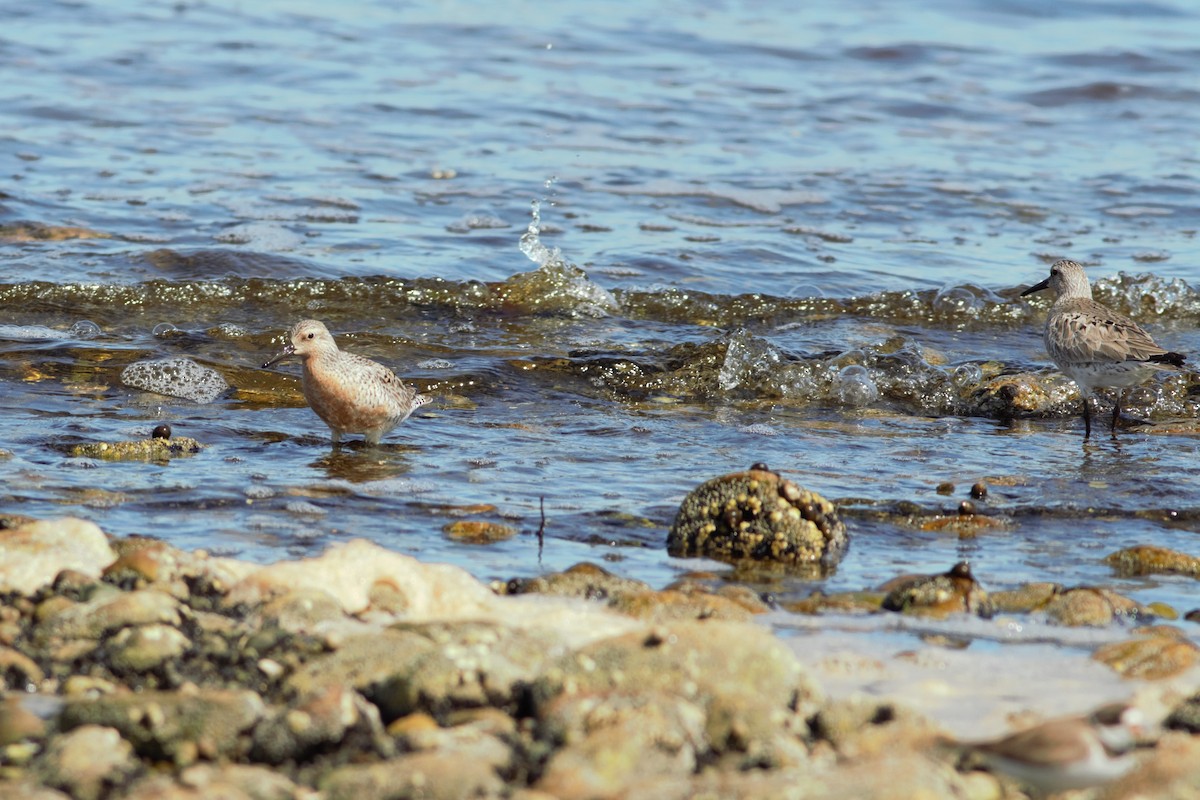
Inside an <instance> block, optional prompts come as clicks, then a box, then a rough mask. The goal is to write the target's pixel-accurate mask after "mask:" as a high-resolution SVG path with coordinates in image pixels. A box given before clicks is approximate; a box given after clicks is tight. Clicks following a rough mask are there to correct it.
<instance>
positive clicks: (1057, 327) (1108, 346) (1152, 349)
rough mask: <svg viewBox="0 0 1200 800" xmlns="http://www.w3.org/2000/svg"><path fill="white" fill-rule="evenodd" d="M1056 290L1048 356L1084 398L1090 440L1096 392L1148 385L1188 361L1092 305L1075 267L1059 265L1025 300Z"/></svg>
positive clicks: (1083, 276)
mask: <svg viewBox="0 0 1200 800" xmlns="http://www.w3.org/2000/svg"><path fill="white" fill-rule="evenodd" d="M1046 288H1049V289H1052V290H1053V291H1054V294H1055V295H1056V297H1057V299H1056V300H1055V301H1054V305H1052V306H1050V315H1049V316H1048V317H1047V318H1046V331H1045V341H1046V351H1047V352H1048V353H1049V354H1050V358H1051V359H1053V360H1054V363H1055V364H1057V365H1058V368H1059V369H1060V370H1062V373H1063V374H1064V375H1066V376H1067V377H1068V378H1070V379H1071V380H1073V381H1075V385H1076V386H1078V387H1079V394H1080V395H1081V396H1082V397H1083V426H1084V435H1083V437H1084V438H1085V439H1087V438H1089V437H1090V436H1091V435H1092V412H1091V408H1090V400H1091V398H1092V397H1093V396H1094V390H1095V389H1096V388H1101V387H1103V388H1109V387H1114V388H1120V389H1122V390H1124V389H1126V388H1128V387H1130V386H1135V385H1137V384H1140V383H1142V382H1144V381H1146V380H1147V379H1148V378H1149V377H1150V376H1151V375H1153V374H1154V373H1156V372H1158V371H1160V370H1164V369H1170V368H1172V367H1175V368H1179V367H1182V366H1183V362H1184V356H1183V355H1182V354H1180V353H1174V352H1170V351H1168V350H1166V349H1165V348H1162V347H1159V346H1158V345H1157V344H1155V343H1154V340H1153V339H1151V338H1150V334H1148V333H1146V332H1145V331H1144V330H1142V328H1141V326H1140V325H1138V324H1137V323H1136V322H1134V321H1133V320H1131V319H1130V318H1129V317H1126V316H1125V315H1123V314H1118V313H1117V312H1116V311H1113V310H1112V309H1111V308H1109V307H1108V306H1105V305H1103V304H1101V303H1097V302H1096V301H1095V300H1093V299H1092V289H1091V286H1090V285H1089V284H1088V279H1087V275H1086V274H1085V273H1084V271H1083V267H1082V266H1081V265H1079V264H1077V263H1076V262H1074V261H1068V260H1062V261H1055V262H1054V263H1053V264H1051V265H1050V276H1049V277H1048V278H1046V280H1044V281H1042V282H1040V283H1037V284H1034V285H1033V286H1030V287H1029V288H1028V289H1026V290H1025V291H1023V292H1021V296H1022V297H1026V296H1027V295H1031V294H1033V293H1034V292H1040V291H1042V290H1043V289H1046ZM1122 395H1123V392H1122V393H1119V394H1118V395H1117V399H1116V402H1115V404H1114V406H1113V417H1112V429H1111V431H1112V435H1113V436H1114V437H1116V435H1117V419H1118V418H1119V417H1120V415H1121V401H1122V399H1123V396H1122Z"/></svg>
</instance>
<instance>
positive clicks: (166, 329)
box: [152, 322, 183, 339]
mask: <svg viewBox="0 0 1200 800" xmlns="http://www.w3.org/2000/svg"><path fill="white" fill-rule="evenodd" d="M182 332H183V331H181V330H179V328H176V327H175V326H174V325H172V324H171V323H169V322H160V323H158V324H157V325H155V326H154V330H153V331H152V333H153V334H154V338H156V339H169V338H171V337H172V336H178V335H179V334H181V333H182Z"/></svg>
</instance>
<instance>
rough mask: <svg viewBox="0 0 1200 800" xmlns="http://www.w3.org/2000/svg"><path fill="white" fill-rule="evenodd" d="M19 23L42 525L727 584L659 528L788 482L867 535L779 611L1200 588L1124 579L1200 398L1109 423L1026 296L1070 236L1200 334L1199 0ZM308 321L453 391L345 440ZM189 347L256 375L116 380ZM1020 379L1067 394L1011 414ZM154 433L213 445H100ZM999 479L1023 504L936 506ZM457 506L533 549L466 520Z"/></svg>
mask: <svg viewBox="0 0 1200 800" xmlns="http://www.w3.org/2000/svg"><path fill="white" fill-rule="evenodd" d="M10 5H11V6H12V7H11V8H9V9H7V11H6V17H7V18H8V20H9V24H7V25H6V26H5V28H4V30H3V31H2V32H0V54H2V56H3V58H2V59H0V64H2V66H0V70H3V76H4V78H5V80H3V81H2V82H0V86H2V87H3V88H0V99H2V100H3V102H0V156H2V157H3V158H4V163H6V164H7V165H8V170H7V180H6V181H5V182H4V185H3V187H2V188H0V236H2V237H3V241H4V244H3V248H2V249H0V254H2V256H3V262H0V309H2V314H0V403H2V404H3V406H4V407H5V408H6V409H7V411H6V413H5V414H4V415H3V417H2V418H0V447H2V448H3V449H4V450H6V451H7V452H8V454H9V455H7V456H6V457H5V458H4V459H3V460H0V480H2V482H3V484H2V488H0V497H2V498H3V510H5V511H7V512H10V513H23V514H30V515H43V516H44V515H61V514H74V515H79V516H83V517H87V518H90V519H93V520H95V521H96V522H98V523H99V524H100V525H101V526H102V527H104V528H105V529H106V530H108V531H110V532H112V533H117V534H132V533H141V534H153V535H158V536H163V537H165V538H168V539H169V540H171V541H172V542H174V543H175V544H178V545H180V546H183V547H199V546H203V547H207V548H209V549H211V550H215V551H221V552H228V553H233V554H238V555H240V556H243V557H246V558H250V559H255V560H262V561H268V560H273V559H277V558H281V557H285V556H294V555H298V554H307V553H312V552H315V551H317V550H319V549H320V548H322V547H323V546H325V545H326V544H327V543H329V542H330V541H334V540H338V539H342V538H345V537H348V536H366V537H369V538H371V539H374V540H376V541H379V542H381V543H383V544H385V545H387V546H389V547H392V548H395V549H398V550H401V551H404V552H409V553H413V554H416V555H418V556H420V557H422V558H428V559H436V560H446V561H451V562H454V563H458V564H461V565H463V566H465V567H466V568H468V569H470V570H471V571H472V572H473V573H475V574H476V575H478V576H479V577H481V578H484V579H492V578H508V577H512V576H514V575H528V574H535V573H537V572H539V571H542V570H551V569H561V568H564V567H566V566H569V565H571V564H573V563H575V562H578V561H581V560H592V561H607V562H612V564H611V566H612V567H613V568H614V569H616V570H617V571H618V572H620V573H621V574H624V575H627V576H630V577H637V578H642V579H644V580H647V581H649V582H651V583H652V584H654V585H656V586H661V585H664V584H665V583H667V582H669V581H670V580H672V579H673V578H674V577H675V576H677V575H678V574H679V573H681V572H683V571H685V570H689V569H692V568H695V567H696V566H697V564H696V563H694V562H688V561H678V560H672V559H669V558H668V557H667V556H666V555H665V548H664V543H665V539H666V530H667V527H668V526H669V524H670V521H671V519H672V517H673V515H674V512H675V509H676V508H677V507H678V503H679V501H680V499H681V498H682V496H683V495H684V493H685V492H687V491H688V490H689V489H690V488H692V487H694V486H695V485H697V484H698V483H700V482H701V481H703V480H705V479H707V478H710V477H713V476H716V475H719V474H723V473H725V472H729V471H733V470H738V469H743V468H745V467H748V466H749V465H750V464H752V463H754V462H766V463H768V464H769V465H770V466H771V467H772V468H774V469H777V470H780V471H782V472H784V473H785V474H787V475H789V476H790V477H792V478H793V479H795V480H796V481H797V482H799V483H801V484H803V485H804V486H807V487H808V488H811V489H814V490H817V491H819V492H821V493H823V494H825V495H826V496H827V497H830V498H831V499H834V500H837V501H839V502H840V503H841V505H842V508H843V515H844V516H845V518H846V520H847V523H848V525H849V527H850V531H851V546H850V550H849V552H848V554H847V556H846V558H845V560H844V561H843V562H842V564H841V566H840V567H839V568H838V569H837V570H836V571H835V572H834V573H832V574H831V575H830V576H828V577H826V578H824V579H823V580H820V581H815V582H813V581H802V580H799V579H796V580H793V581H789V580H784V579H779V580H777V581H776V582H775V583H773V584H771V585H769V586H765V587H763V588H765V589H769V590H770V591H771V592H772V593H774V594H775V595H776V596H778V597H781V598H784V599H786V598H789V597H801V596H804V595H807V594H808V593H809V592H810V591H811V590H812V589H813V588H815V587H819V588H822V589H824V590H826V591H836V590H840V589H862V588H867V587H870V586H874V585H876V584H877V583H879V582H881V581H883V580H886V579H888V578H891V577H893V576H895V575H897V574H899V573H903V572H909V571H918V572H940V571H942V570H944V569H945V568H947V567H949V566H950V564H952V563H953V562H954V561H956V560H958V559H960V558H964V557H966V558H969V559H970V560H971V562H972V564H973V566H974V569H975V572H976V575H977V576H978V577H979V578H980V579H981V580H982V581H983V582H984V584H985V585H986V586H988V587H989V588H1004V587H1008V586H1012V585H1014V584H1016V583H1019V582H1022V581H1027V580H1057V581H1062V582H1064V583H1068V584H1075V583H1085V582H1091V583H1103V584H1107V585H1113V586H1115V587H1116V588H1118V589H1119V590H1121V591H1125V592H1129V593H1132V594H1133V595H1134V596H1135V597H1137V598H1138V599H1141V600H1144V601H1161V602H1166V603H1169V604H1172V605H1174V606H1175V607H1177V608H1178V609H1180V610H1181V611H1183V610H1187V609H1190V608H1193V607H1195V606H1196V605H1198V603H1197V602H1196V599H1195V592H1194V589H1193V583H1192V581H1191V580H1190V579H1189V580H1184V579H1178V580H1177V579H1170V578H1168V579H1162V578H1156V579H1120V578H1117V577H1114V576H1113V575H1112V574H1111V573H1110V572H1109V570H1108V569H1107V567H1105V566H1104V565H1103V563H1102V562H1101V560H1100V559H1101V558H1102V557H1103V556H1104V555H1105V554H1107V553H1108V552H1111V551H1113V550H1115V549H1118V548H1119V547H1123V546H1128V545H1132V544H1137V543H1152V544H1159V545H1162V546H1166V547H1174V548H1178V549H1182V550H1185V551H1190V552H1193V553H1194V552H1197V551H1198V550H1200V548H1197V546H1196V544H1195V541H1196V534H1197V532H1200V497H1198V496H1197V493H1196V477H1197V472H1198V468H1197V459H1196V438H1195V434H1194V432H1195V430H1196V428H1195V424H1194V423H1195V420H1196V418H1197V416H1200V403H1198V402H1197V399H1196V394H1195V392H1193V390H1192V389H1193V383H1194V380H1193V378H1192V377H1191V375H1190V373H1185V374H1179V375H1174V376H1170V377H1168V378H1166V379H1165V380H1163V381H1159V382H1156V383H1154V384H1153V385H1151V386H1149V387H1147V388H1146V389H1143V390H1139V392H1138V393H1136V394H1135V396H1134V398H1133V406H1134V410H1136V411H1139V412H1140V413H1142V415H1143V416H1148V417H1150V418H1151V419H1153V420H1154V421H1155V422H1156V423H1159V424H1158V426H1157V427H1156V429H1155V432H1154V433H1153V434H1151V433H1147V432H1145V431H1133V432H1130V433H1128V434H1126V435H1124V436H1123V437H1122V438H1121V439H1120V441H1119V442H1112V441H1110V440H1109V439H1108V438H1107V437H1104V436H1100V437H1097V438H1095V439H1094V440H1093V441H1092V442H1091V443H1090V444H1088V445H1082V444H1081V423H1080V422H1079V420H1078V419H1077V417H1076V413H1077V407H1076V402H1077V401H1076V400H1075V397H1074V395H1073V394H1072V393H1071V391H1070V385H1069V384H1068V383H1067V382H1066V381H1065V380H1063V379H1061V378H1058V377H1055V376H1054V375H1053V373H1052V370H1051V369H1050V368H1049V367H1048V366H1047V358H1046V355H1045V353H1044V351H1043V348H1042V344H1041V337H1040V326H1041V322H1042V319H1043V317H1044V314H1045V309H1046V307H1047V303H1046V300H1045V299H1034V300H1032V301H1023V300H1021V299H1019V298H1017V293H1018V291H1019V289H1020V288H1021V287H1023V286H1027V285H1028V284H1030V283H1032V282H1034V281H1036V280H1040V279H1041V278H1042V277H1043V276H1044V274H1045V271H1046V264H1047V263H1048V262H1049V261H1051V260H1053V259H1054V258H1056V257H1062V256H1070V257H1073V258H1075V259H1077V260H1080V261H1083V262H1086V263H1087V264H1089V265H1090V266H1091V271H1092V274H1093V279H1094V281H1095V279H1100V280H1099V284H1098V285H1097V288H1096V293H1097V297H1099V298H1100V299H1103V300H1104V301H1105V302H1108V303H1110V304H1112V305H1114V306H1116V307H1118V308H1121V309H1123V310H1125V311H1126V312H1128V313H1131V314H1133V315H1134V316H1136V317H1137V318H1138V319H1140V320H1141V321H1142V322H1143V323H1144V324H1145V325H1146V326H1147V327H1149V328H1150V329H1151V331H1152V332H1153V334H1154V335H1155V336H1156V337H1157V338H1158V339H1159V341H1160V342H1161V343H1163V344H1165V345H1167V346H1169V347H1170V348H1172V349H1177V350H1181V351H1184V352H1191V353H1198V352H1200V336H1197V333H1196V323H1197V320H1198V319H1200V296H1198V295H1197V292H1196V290H1195V289H1194V288H1193V287H1195V286H1200V244H1198V243H1197V236H1196V233H1197V230H1200V181H1198V180H1197V177H1196V171H1197V158H1196V154H1195V147H1194V141H1195V131H1196V130H1197V129H1198V128H1200V119H1198V116H1200V102H1198V101H1200V90H1198V89H1197V87H1196V82H1195V76H1196V74H1197V73H1198V72H1200V46H1198V45H1197V44H1196V43H1197V42H1200V10H1197V9H1196V8H1195V6H1194V5H1193V4H1191V3H1187V2H1182V1H1180V2H1159V3H1138V4H1126V3H1120V2H1106V1H1103V0H1090V1H1089V0H1083V1H1081V2H1072V3H1060V4H1053V5H1051V6H1048V5H1047V4H1045V3H1042V2H1022V1H1021V0H1017V1H1016V2H1004V3H995V2H990V0H988V1H985V0H978V1H977V2H965V3H964V2H958V1H957V0H955V1H953V2H952V1H951V0H935V1H934V2H904V3H877V2H872V1H871V0H851V1H850V2H844V3H839V4H837V5H836V7H832V6H829V4H808V5H813V6H815V7H814V8H809V9H801V10H797V8H796V7H795V5H796V4H792V3H782V2H771V1H768V2H759V3H733V4H727V3H718V2H700V3H696V2H686V3H684V2H678V3H665V4H657V5H655V6H653V7H647V8H646V9H644V10H638V9H637V8H635V5H636V4H627V3H594V2H589V3H583V2H577V0H563V1H562V2H557V3H533V2H529V3H522V2H517V3H508V4H488V3H475V2H453V1H451V2H442V3H429V4H417V5H416V6H415V7H414V6H413V5H411V4H400V5H399V7H398V4H394V3H388V2H383V1H382V0H380V1H379V2H371V0H355V1H354V2H344V3H338V4H325V3H296V2H286V3H285V2H262V3H252V4H247V3H232V2H220V1H216V2H197V3H191V2H178V3H176V2H172V3H166V2H161V3H159V2H142V3H139V2H122V1H121V0H116V1H114V2H77V3H58V2H49V3H35V4H24V5H21V6H19V7H18V6H16V5H15V4H10ZM827 6H829V7H827ZM523 237H524V244H522V239H523ZM304 317H315V318H319V319H321V320H323V321H325V322H326V323H327V324H328V325H329V327H330V328H331V330H333V332H334V333H335V335H336V336H337V339H338V341H339V343H340V344H341V345H342V346H343V347H344V348H345V349H348V350H352V351H354V352H357V353H361V354H363V355H366V356H369V357H372V358H375V359H377V360H380V361H382V362H384V363H386V364H388V365H389V366H391V367H394V368H395V369H396V370H397V371H398V372H399V373H400V374H401V375H403V376H404V377H405V378H406V379H408V380H410V381H412V382H414V383H416V384H417V385H419V386H420V388H421V389H422V391H425V392H427V393H429V394H431V395H433V396H434V398H435V402H434V403H433V404H432V405H431V406H428V407H426V408H424V409H422V410H421V412H420V413H418V415H417V417H415V418H414V419H412V420H410V421H409V422H407V423H405V425H404V426H403V427H402V428H400V429H399V430H398V431H396V432H395V433H393V434H392V435H391V436H390V437H388V439H387V440H386V441H385V446H384V447H382V448H381V449H378V450H375V451H369V450H363V449H362V448H359V447H349V448H343V449H341V450H338V451H331V449H330V447H329V444H328V432H327V430H326V429H325V426H324V425H323V424H321V423H320V421H319V420H318V419H317V418H316V417H315V416H314V415H313V413H312V412H311V411H310V410H309V409H308V408H307V407H305V406H304V404H303V399H302V398H301V396H300V395H299V388H298V378H297V375H298V367H297V366H296V365H292V366H290V367H288V366H284V367H282V368H280V369H279V370H278V371H273V372H264V371H262V370H260V369H258V365H259V364H261V363H262V362H263V361H265V360H266V358H268V357H269V356H270V355H272V354H274V352H276V351H277V350H278V349H279V347H280V346H281V344H282V336H283V332H284V331H285V330H286V328H287V327H288V326H289V325H290V324H292V323H293V322H294V321H296V320H297V319H300V318H304ZM180 358H183V359H187V360H189V361H190V362H192V363H194V364H195V365H198V366H199V367H203V368H205V370H212V371H213V379H214V380H217V381H218V382H220V386H219V387H218V390H217V391H216V392H213V393H208V392H207V391H202V392H201V393H200V395H199V397H200V399H201V400H203V402H196V401H195V399H192V400H187V399H181V398H178V397H171V396H169V395H168V394H164V393H163V392H159V391H145V390H144V389H145V388H146V387H145V386H144V385H141V384H135V385H131V382H129V381H127V380H123V379H122V374H123V371H124V370H125V369H126V368H127V367H128V366H129V365H131V364H141V363H142V362H147V361H158V360H162V359H180ZM1005 376H1016V379H1018V380H1024V379H1027V378H1029V376H1033V378H1034V379H1036V380H1038V381H1039V382H1044V384H1045V385H1046V386H1048V387H1049V388H1050V391H1049V393H1048V396H1047V397H1046V399H1045V401H1044V402H1043V403H1041V405H1039V406H1038V408H1037V409H1034V410H1029V411H1026V412H1022V413H1014V412H1013V410H1012V409H1011V408H1006V407H1005V406H1004V404H1003V403H1002V402H999V401H995V398H994V397H993V398H992V399H990V400H989V397H990V395H988V394H987V391H986V390H987V387H988V386H989V382H990V381H993V380H995V379H998V378H1004V377H1005ZM1022 376H1024V378H1022ZM168 377H169V376H168ZM164 380H165V381H166V383H164V384H163V386H166V387H167V390H168V391H169V390H170V389H171V387H170V385H169V384H170V381H169V380H168V379H167V378H164ZM206 380H207V379H206ZM202 382H203V381H202ZM225 383H227V384H228V385H229V387H230V388H229V389H228V390H222V389H221V387H223V386H224V384H225ZM176 388H178V387H176ZM195 388H196V387H195V385H192V386H191V387H190V389H195ZM201 389H206V387H205V386H202V387H201ZM176 393H182V394H185V395H188V396H192V397H193V398H195V395H194V394H189V391H187V390H186V388H185V390H181V391H180V392H176ZM214 395H215V399H213V396H214ZM161 422H167V423H169V424H170V425H172V426H173V429H174V431H175V433H176V434H177V435H188V436H192V437H195V438H196V439H198V440H200V441H201V442H202V443H204V444H205V445H207V447H206V449H205V450H203V451H202V452H201V453H200V454H198V455H195V456H192V457H189V458H180V459H178V460H175V461H173V462H172V463H170V464H169V465H159V464H141V463H133V464H130V463H121V464H113V463H107V462H97V461H91V460H88V459H85V458H78V457H72V456H70V455H69V451H70V448H71V446H72V445H74V444H77V443H81V442H88V441H114V440H120V439H128V438H140V437H144V436H146V435H148V433H149V431H150V430H151V429H152V428H153V427H154V426H155V425H157V424H159V423H161ZM977 480H986V481H988V482H989V484H990V486H991V492H990V495H989V497H988V499H987V500H986V501H984V502H983V503H981V504H980V508H981V510H983V511H984V512H986V513H989V514H994V515H998V516H1000V517H1002V518H1003V519H1004V520H1006V524H1004V525H1001V526H998V527H996V528H995V529H992V530H988V531H985V532H981V533H979V535H977V536H974V537H968V538H960V536H958V535H956V534H954V533H947V532H946V531H945V530H942V531H941V532H938V531H929V530H925V529H924V528H923V527H922V525H921V524H920V518H921V516H922V515H929V514H934V513H940V512H950V513H953V512H954V511H955V509H956V508H957V505H958V503H960V502H961V501H962V500H963V499H965V498H966V492H967V489H968V488H969V487H970V486H971V484H972V483H974V482H975V481H977ZM945 482H951V483H953V484H954V489H953V491H952V492H951V493H950V494H939V493H938V492H937V491H936V487H937V486H938V485H939V484H942V483H945ZM543 501H544V508H545V536H546V541H545V545H544V548H543V550H542V552H541V554H540V556H539V552H538V546H537V541H536V537H535V535H534V532H535V531H536V530H537V529H538V527H539V525H540V524H541V522H542V520H541V515H540V510H539V505H540V503H541V502H543ZM914 514H915V515H916V516H913V515H914ZM464 516H465V517H467V518H472V519H490V520H494V521H502V522H506V523H508V524H511V525H514V526H516V527H517V528H518V529H519V530H520V533H519V534H518V535H517V536H516V537H514V538H512V539H510V540H508V541H507V542H504V543H500V544H494V545H490V546H471V545H464V544H459V543H456V542H454V541H452V540H450V539H448V538H446V537H445V536H444V535H443V533H442V526H443V525H444V524H446V523H447V522H450V521H453V520H454V519H458V518H461V517H464ZM702 566H712V565H709V564H702Z"/></svg>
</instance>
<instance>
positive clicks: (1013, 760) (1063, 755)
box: [966, 703, 1145, 795]
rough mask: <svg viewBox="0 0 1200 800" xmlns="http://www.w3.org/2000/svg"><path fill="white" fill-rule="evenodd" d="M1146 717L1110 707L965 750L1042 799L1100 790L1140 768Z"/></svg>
mask: <svg viewBox="0 0 1200 800" xmlns="http://www.w3.org/2000/svg"><path fill="white" fill-rule="evenodd" d="M1144 723H1145V718H1144V715H1143V714H1142V712H1141V710H1140V709H1138V708H1137V707H1135V706H1131V705H1128V704H1124V703H1110V704H1109V705H1105V706H1101V707H1100V708H1098V709H1096V710H1095V711H1093V712H1092V713H1091V714H1089V715H1087V716H1082V717H1066V718H1063V719H1055V720H1050V721H1048V722H1043V723H1042V724H1040V725H1035V726H1034V727H1032V728H1028V729H1027V730H1023V731H1019V732H1017V733H1014V734H1011V735H1009V736H1006V737H1004V738H1002V739H997V740H995V741H992V742H981V743H977V744H970V745H966V750H968V751H969V752H972V753H974V754H975V755H976V756H977V757H978V758H979V759H980V760H982V761H983V763H984V764H986V765H987V766H988V767H989V768H991V769H993V770H995V771H997V772H1001V773H1003V774H1005V775H1008V776H1009V777H1010V778H1014V779H1016V780H1017V781H1020V782H1021V783H1023V784H1025V785H1027V786H1029V787H1030V788H1032V789H1034V790H1035V791H1036V792H1037V793H1039V794H1043V795H1044V794H1054V793H1057V792H1064V791H1067V790H1070V789H1084V788H1088V787H1091V786H1100V785H1103V784H1105V783H1109V782H1111V781H1114V780H1116V779H1117V778H1120V777H1122V776H1123V775H1125V774H1126V773H1127V772H1129V771H1130V770H1131V769H1133V767H1134V766H1135V765H1136V764H1137V758H1136V756H1135V755H1134V754H1133V752H1132V750H1133V749H1134V747H1135V746H1136V745H1137V743H1138V739H1139V738H1140V737H1141V736H1142V731H1143V726H1144Z"/></svg>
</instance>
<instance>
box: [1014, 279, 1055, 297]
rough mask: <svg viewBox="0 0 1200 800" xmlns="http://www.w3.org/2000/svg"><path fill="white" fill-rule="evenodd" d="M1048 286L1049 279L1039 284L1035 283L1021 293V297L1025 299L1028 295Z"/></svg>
mask: <svg viewBox="0 0 1200 800" xmlns="http://www.w3.org/2000/svg"><path fill="white" fill-rule="evenodd" d="M1049 285H1050V279H1049V278H1046V280H1044V281H1042V282H1041V283H1035V284H1034V285H1033V286H1030V287H1029V288H1028V289H1026V290H1025V291H1023V292H1021V297H1026V296H1028V295H1031V294H1033V293H1034V292H1040V291H1041V290H1042V289H1045V288H1046V287H1048V286H1049Z"/></svg>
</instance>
